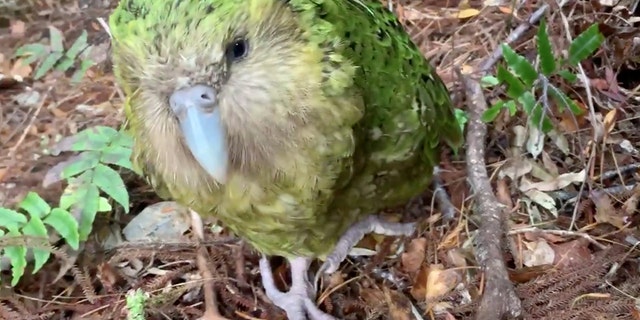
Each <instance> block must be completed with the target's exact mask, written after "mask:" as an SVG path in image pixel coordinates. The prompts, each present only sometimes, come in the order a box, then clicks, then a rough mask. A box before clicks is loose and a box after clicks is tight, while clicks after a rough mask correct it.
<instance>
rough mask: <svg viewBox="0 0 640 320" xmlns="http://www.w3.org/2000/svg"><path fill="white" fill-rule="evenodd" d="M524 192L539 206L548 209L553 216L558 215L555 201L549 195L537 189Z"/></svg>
mask: <svg viewBox="0 0 640 320" xmlns="http://www.w3.org/2000/svg"><path fill="white" fill-rule="evenodd" d="M524 194H525V195H526V196H527V197H528V198H529V199H531V200H532V201H533V202H535V203H536V204H538V205H539V206H541V207H543V208H545V209H547V210H549V212H551V214H553V216H554V217H557V216H558V209H557V208H556V201H555V200H554V199H553V198H552V197H551V196H550V195H548V194H546V193H544V192H542V191H539V190H537V189H531V190H527V191H525V192H524Z"/></svg>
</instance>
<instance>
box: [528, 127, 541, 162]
mask: <svg viewBox="0 0 640 320" xmlns="http://www.w3.org/2000/svg"><path fill="white" fill-rule="evenodd" d="M544 137H545V135H544V133H543V132H542V131H541V130H539V129H538V127H535V126H530V127H529V137H528V139H527V151H528V152H529V153H530V154H531V156H532V157H533V158H534V159H535V158H537V157H538V156H539V155H540V153H541V152H542V150H543V148H544Z"/></svg>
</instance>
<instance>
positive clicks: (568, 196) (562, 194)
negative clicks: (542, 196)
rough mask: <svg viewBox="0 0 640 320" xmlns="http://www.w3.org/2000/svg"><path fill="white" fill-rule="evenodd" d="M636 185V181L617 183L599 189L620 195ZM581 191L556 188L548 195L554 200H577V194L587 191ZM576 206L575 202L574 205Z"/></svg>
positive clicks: (581, 194)
mask: <svg viewBox="0 0 640 320" xmlns="http://www.w3.org/2000/svg"><path fill="white" fill-rule="evenodd" d="M636 186H637V184H636V183H633V184H630V185H625V186H622V185H618V186H612V187H608V188H603V189H599V190H600V191H602V192H604V193H606V194H608V195H620V194H624V193H627V192H629V191H631V190H633V188H635V187H636ZM581 191H582V192H567V191H564V190H558V191H554V192H552V193H551V194H550V195H551V197H552V198H554V199H556V200H560V201H569V202H576V203H577V201H578V195H580V196H584V195H586V194H587V193H586V192H584V191H583V190H581ZM575 206H577V204H576V205H575Z"/></svg>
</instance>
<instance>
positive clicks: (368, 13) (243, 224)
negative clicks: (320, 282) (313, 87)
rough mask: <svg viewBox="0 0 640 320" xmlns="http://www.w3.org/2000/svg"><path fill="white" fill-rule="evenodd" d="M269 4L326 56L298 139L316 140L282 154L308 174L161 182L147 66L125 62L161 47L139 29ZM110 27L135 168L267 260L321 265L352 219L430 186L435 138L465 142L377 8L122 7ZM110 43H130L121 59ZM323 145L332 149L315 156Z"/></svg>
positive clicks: (207, 2)
mask: <svg viewBox="0 0 640 320" xmlns="http://www.w3.org/2000/svg"><path fill="white" fill-rule="evenodd" d="M276 3H277V5H278V6H280V5H282V4H286V5H287V6H288V7H289V9H290V10H291V11H292V12H293V16H294V17H297V20H298V22H297V27H296V30H295V35H296V36H297V37H296V40H291V41H300V43H303V44H304V47H305V48H309V50H308V52H311V53H308V54H309V55H311V56H313V52H316V51H317V52H320V53H321V55H322V59H321V61H318V63H321V83H322V89H321V94H322V97H316V98H317V99H314V103H310V104H309V107H308V108H309V114H311V115H313V116H309V118H308V119H307V120H308V122H309V123H305V125H307V126H308V127H309V128H312V129H309V130H308V131H302V130H301V131H300V132H302V133H304V134H307V133H314V134H316V135H322V136H320V137H318V136H315V137H314V136H310V138H309V139H306V140H301V141H308V142H309V143H310V144H311V145H305V146H299V147H300V148H299V150H300V151H299V152H297V153H296V154H293V155H292V154H283V155H281V156H282V158H287V157H290V158H292V159H295V161H297V162H295V163H304V164H306V165H307V166H306V167H304V168H301V167H300V166H293V165H292V166H291V169H290V170H284V171H282V170H281V171H278V174H277V175H276V177H275V178H274V176H273V175H271V174H263V172H260V170H259V169H256V170H254V171H250V172H244V173H243V174H242V177H241V178H238V179H236V180H235V181H234V180H233V179H232V181H231V182H230V183H228V184H227V185H225V186H223V187H220V188H216V187H211V188H198V190H192V189H190V188H188V187H187V186H185V185H184V183H183V184H180V183H179V182H177V181H179V179H175V175H180V172H170V173H166V174H162V173H161V172H162V170H160V169H159V168H165V167H167V166H166V164H164V163H161V161H162V157H160V156H158V153H159V152H160V150H149V148H150V147H149V143H147V141H148V140H149V137H148V135H147V133H146V132H144V130H145V129H144V128H145V126H144V125H143V122H144V121H145V120H146V118H145V117H144V116H142V115H141V114H139V112H138V111H136V108H134V107H135V106H136V104H137V103H141V102H139V101H140V100H139V99H138V98H137V96H138V95H140V93H139V88H136V85H135V83H136V80H135V78H136V77H137V76H136V74H135V72H136V70H140V69H143V68H141V67H140V66H138V65H135V64H141V63H144V61H146V60H145V59H137V58H139V57H135V56H132V55H131V54H132V52H137V53H135V54H142V53H139V52H142V51H144V50H141V49H140V48H139V46H140V41H142V42H143V43H144V41H145V40H146V41H150V42H151V40H152V39H153V41H152V43H149V44H148V45H149V47H145V48H146V49H148V51H149V52H161V50H165V49H166V48H164V47H163V42H162V40H158V37H157V36H149V35H140V32H142V30H160V31H156V32H167V31H162V30H171V29H172V28H173V29H175V28H176V24H178V25H179V28H184V29H187V30H188V29H189V27H190V25H191V24H195V25H196V26H197V25H198V24H199V23H200V22H199V21H196V22H194V19H201V16H202V15H203V14H204V13H206V12H210V11H213V12H217V13H215V14H220V17H223V16H226V15H227V13H229V15H232V14H233V15H236V17H242V16H243V14H244V13H242V12H240V13H239V11H241V10H248V11H250V10H258V11H259V10H260V7H261V5H264V7H269V8H271V7H273V6H274V5H275V4H276ZM151 6H157V7H154V8H155V9H156V10H152V9H154V8H152V7H151ZM157 8H163V9H162V10H157ZM240 8H241V9H240ZM149 12H153V13H154V16H153V17H149V16H150V14H149ZM220 12H222V13H220ZM246 14H248V15H249V16H251V15H252V14H255V12H251V13H246ZM285 16H286V15H285ZM183 22H184V24H185V25H181V24H182V23H183ZM204 23H211V24H215V21H207V22H203V24H204ZM110 24H111V29H112V33H113V35H114V39H115V41H114V42H115V43H116V45H115V46H114V62H115V66H116V77H117V78H118V80H119V83H120V85H121V86H123V87H124V91H125V94H127V95H128V98H129V99H128V101H127V103H126V105H125V107H126V108H127V115H128V119H129V120H130V124H131V132H132V133H133V135H134V137H135V138H136V147H135V150H134V157H135V158H134V161H135V162H136V163H137V165H138V166H139V167H141V169H142V171H143V172H144V174H145V175H146V176H147V177H148V178H149V180H150V181H151V183H152V184H153V185H154V187H155V188H156V189H157V190H158V192H159V193H160V194H165V195H168V196H171V197H172V198H175V199H177V201H179V202H182V203H184V204H186V205H189V206H191V207H192V208H193V209H194V210H196V211H198V212H199V213H200V214H202V215H209V214H210V215H215V216H216V217H218V218H220V219H221V220H222V222H224V223H225V224H226V226H228V227H229V228H230V229H231V230H232V231H234V232H235V233H237V234H238V235H240V236H241V237H243V238H245V239H246V240H247V241H248V242H249V243H251V244H252V245H253V246H254V247H256V248H257V249H258V250H259V251H261V252H263V253H266V254H275V255H282V256H287V257H288V256H294V255H303V256H313V257H323V256H324V255H326V254H327V253H328V252H330V251H331V249H332V248H333V244H334V243H335V242H336V241H337V239H338V238H339V237H340V235H342V233H343V232H344V231H345V230H346V229H347V228H348V226H349V225H351V224H352V223H353V222H355V221H356V220H357V219H360V218H362V217H363V216H365V215H367V214H372V213H375V212H376V211H378V210H380V209H383V208H385V207H389V206H395V205H399V204H402V203H405V202H407V201H408V200H409V199H410V198H412V197H414V196H416V195H419V194H420V193H421V192H423V191H424V190H425V189H427V188H428V187H429V184H430V181H431V176H432V172H433V167H434V165H437V164H438V162H439V157H438V155H439V148H440V146H442V145H441V142H445V143H447V144H448V145H450V146H451V147H453V148H458V147H459V146H460V145H461V144H462V132H461V131H460V128H459V125H458V124H457V122H456V119H455V116H454V108H453V106H452V104H451V101H450V98H449V94H448V92H447V89H446V87H445V85H444V84H443V83H442V81H441V80H440V78H439V77H438V76H437V75H436V73H435V71H434V69H433V68H432V67H431V66H430V65H429V63H428V62H427V61H426V60H425V59H424V57H423V56H422V54H421V53H420V51H419V50H418V48H417V47H416V46H415V45H414V44H413V43H412V42H411V40H410V39H409V36H408V35H407V34H406V32H405V31H404V29H403V28H402V26H401V25H400V24H399V22H398V21H397V19H396V17H395V16H394V15H393V14H392V13H390V12H388V11H387V10H386V8H384V7H383V6H382V4H381V3H380V2H378V1H364V0H363V1H358V0H348V1H346V0H290V1H285V0H181V1H180V0H164V1H155V2H154V1H143V0H123V1H121V2H120V5H119V7H118V9H116V11H115V12H114V14H113V15H112V17H111V19H110ZM207 27H214V26H213V25H207ZM298 29H299V30H298ZM132 30H135V31H132ZM180 30H183V29H180ZM292 32H293V31H292ZM136 33H137V34H136ZM267 36H268V35H267ZM298 36H299V37H298ZM175 37H178V35H176V36H175ZM165 39H168V38H165ZM292 39H293V38H292ZM300 39H301V40H300ZM173 41H176V40H175V38H174V39H173ZM179 41H184V42H179V45H180V46H188V45H189V42H188V41H189V40H179ZM192 41H193V40H192ZM118 42H120V43H124V44H127V43H129V44H130V45H129V51H125V50H123V49H120V48H119V46H118V45H117V44H118ZM133 43H135V44H133ZM152 45H153V46H156V47H157V48H158V49H157V51H153V50H156V49H153V48H151V47H150V46H152ZM165 45H176V46H178V44H174V43H173V42H168V41H165ZM123 46H124V45H123ZM131 48H134V49H131ZM135 48H137V49H135ZM145 54H146V53H145ZM300 54H302V53H300ZM134 58H135V59H134ZM276 58H277V57H276ZM312 67H313V66H309V68H310V69H309V75H310V76H312V74H313V72H312V71H311V70H312ZM274 76H277V75H274ZM315 102H317V104H315ZM343 123H344V124H343ZM344 126H347V127H344ZM247 130H249V129H247ZM302 133H301V134H302ZM314 143H318V145H314ZM321 143H327V144H328V145H329V148H328V149H327V150H325V149H322V148H320V145H321ZM332 148H333V149H332ZM316 149H318V150H320V149H322V150H323V151H317V152H316V151H314V150H316ZM334 149H335V150H334ZM289 151H292V150H289ZM163 152H164V151H163ZM170 152H179V151H176V150H170ZM294 152H296V151H294ZM292 161H294V160H292ZM292 163H293V162H292ZM266 170H267V169H265V171H266ZM238 176H240V175H238Z"/></svg>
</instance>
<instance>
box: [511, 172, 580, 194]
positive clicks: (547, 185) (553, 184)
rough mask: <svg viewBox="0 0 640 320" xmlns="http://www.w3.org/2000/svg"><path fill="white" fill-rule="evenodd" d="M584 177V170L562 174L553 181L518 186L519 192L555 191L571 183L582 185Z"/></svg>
mask: <svg viewBox="0 0 640 320" xmlns="http://www.w3.org/2000/svg"><path fill="white" fill-rule="evenodd" d="M586 177H587V171H586V170H585V169H582V171H580V172H569V173H563V174H561V175H559V176H557V177H555V178H554V179H553V180H549V181H541V182H535V183H528V184H522V185H521V186H520V191H523V192H526V191H529V190H538V191H543V192H544V191H556V190H560V189H564V188H566V187H567V186H568V185H570V184H572V183H582V182H583V181H584V180H585V178H586Z"/></svg>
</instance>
